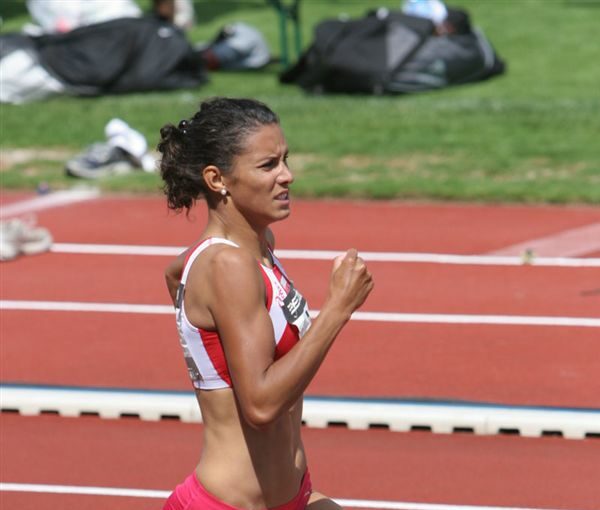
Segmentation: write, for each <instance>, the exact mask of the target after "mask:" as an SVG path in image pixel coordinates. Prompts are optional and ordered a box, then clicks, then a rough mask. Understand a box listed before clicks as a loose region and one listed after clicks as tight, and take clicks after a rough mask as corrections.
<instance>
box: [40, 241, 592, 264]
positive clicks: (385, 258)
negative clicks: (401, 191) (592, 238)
mask: <svg viewBox="0 0 600 510" xmlns="http://www.w3.org/2000/svg"><path fill="white" fill-rule="evenodd" d="M184 250H185V247H182V246H147V245H126V244H77V243H55V244H54V246H52V252H54V253H75V254H85V255H146V256H148V255H150V256H160V257H166V256H175V255H178V254H180V253H181V252H182V251H184ZM275 253H276V254H277V256H278V257H279V258H281V259H288V260H289V259H295V260H328V261H330V260H333V259H334V258H335V257H337V256H338V255H341V254H343V253H344V252H342V251H333V250H331V251H328V250H276V251H275ZM360 256H361V257H362V258H363V259H364V260H365V261H367V262H406V263H427V264H458V265H486V266H522V265H534V266H546V267H600V258H588V259H584V258H567V257H535V256H533V257H531V258H524V257H518V256H492V255H452V254H443V253H400V252H371V251H366V252H360Z"/></svg>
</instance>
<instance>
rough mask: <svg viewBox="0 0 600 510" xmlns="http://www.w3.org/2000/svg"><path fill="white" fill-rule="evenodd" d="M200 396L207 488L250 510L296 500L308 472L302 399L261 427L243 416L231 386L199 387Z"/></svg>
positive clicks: (200, 471) (201, 471)
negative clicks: (218, 387)
mask: <svg viewBox="0 0 600 510" xmlns="http://www.w3.org/2000/svg"><path fill="white" fill-rule="evenodd" d="M196 397H197V399H198V402H199V404H200V409H201V411H202V421H203V423H204V444H203V447H202V455H201V458H200V462H199V463H198V466H197V468H196V476H197V477H198V480H200V483H201V484H202V485H203V486H204V488H205V489H206V490H207V491H208V492H209V493H211V494H212V495H214V496H215V497H216V498H218V499H220V500H221V501H223V502H224V503H227V504H228V505H231V506H234V507H237V508H244V509H247V510H262V509H265V508H273V507H276V506H279V505H283V504H285V503H287V502H289V501H290V500H292V499H293V498H294V497H295V496H296V494H297V493H298V490H299V488H300V485H301V482H302V476H303V475H304V473H305V472H306V458H305V455H304V448H303V446H302V440H301V437H300V428H301V423H302V401H301V400H300V401H298V402H297V403H296V404H295V405H294V406H293V407H292V408H291V409H290V410H289V411H288V412H286V413H284V414H282V415H281V416H280V417H279V418H277V419H276V420H275V421H274V422H272V423H270V424H268V425H265V426H264V427H261V428H260V429H257V428H253V427H251V426H250V425H248V423H247V422H246V421H245V420H244V418H243V417H242V415H241V412H240V410H239V407H238V405H237V402H236V398H235V394H234V392H233V390H232V389H231V388H226V389H220V390H212V391H206V390H196Z"/></svg>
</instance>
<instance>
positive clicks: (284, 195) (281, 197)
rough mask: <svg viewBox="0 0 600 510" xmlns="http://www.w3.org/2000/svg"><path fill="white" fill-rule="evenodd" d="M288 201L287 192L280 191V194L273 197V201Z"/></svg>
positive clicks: (288, 194)
mask: <svg viewBox="0 0 600 510" xmlns="http://www.w3.org/2000/svg"><path fill="white" fill-rule="evenodd" d="M289 199H290V192H289V191H287V190H286V191H282V192H281V193H279V195H275V200H283V201H286V200H289Z"/></svg>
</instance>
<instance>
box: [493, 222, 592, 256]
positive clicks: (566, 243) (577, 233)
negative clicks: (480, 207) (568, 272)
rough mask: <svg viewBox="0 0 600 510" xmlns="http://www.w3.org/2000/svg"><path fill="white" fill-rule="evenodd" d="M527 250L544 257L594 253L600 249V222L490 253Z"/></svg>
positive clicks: (504, 253)
mask: <svg viewBox="0 0 600 510" xmlns="http://www.w3.org/2000/svg"><path fill="white" fill-rule="evenodd" d="M525 250H531V251H532V252H533V253H536V254H538V255H540V256H543V257H578V256H583V255H586V254H587V253H594V252H596V251H598V250H600V222H599V223H593V224H591V225H586V226H583V227H579V228H573V229H569V230H563V231H562V232H558V233H557V234H553V235H549V236H546V237H540V238H538V239H530V240H529V241H525V242H522V243H518V244H513V245H512V246H507V247H506V248H502V249H500V250H494V251H492V252H490V255H519V254H521V253H523V252H525Z"/></svg>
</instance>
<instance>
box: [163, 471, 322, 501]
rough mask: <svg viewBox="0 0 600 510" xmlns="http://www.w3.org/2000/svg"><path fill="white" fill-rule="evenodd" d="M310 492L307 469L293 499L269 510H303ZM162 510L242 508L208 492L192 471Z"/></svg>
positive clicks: (176, 488)
mask: <svg viewBox="0 0 600 510" xmlns="http://www.w3.org/2000/svg"><path fill="white" fill-rule="evenodd" d="M311 493H312V485H311V483H310V475H309V473H308V470H306V473H304V477H303V478H302V485H301V486H300V490H299V491H298V494H297V495H296V497H295V498H294V499H292V500H291V501H290V502H288V503H285V504H284V505H280V506H277V507H274V508H273V509H271V510H304V509H305V508H306V505H307V504H308V499H309V498H310V495H311ZM163 510H242V509H240V508H236V507H234V506H231V505H228V504H227V503H223V502H222V501H221V500H219V499H217V498H216V497H215V496H213V495H212V494H210V493H209V492H208V491H207V490H206V489H205V488H204V487H203V486H202V484H201V483H200V482H199V481H198V479H197V478H196V474H195V473H192V474H191V475H190V476H188V477H187V478H186V479H185V480H184V482H183V483H181V484H179V485H178V486H177V487H175V490H174V491H173V492H172V493H171V495H170V496H169V499H167V502H166V503H165V506H164V507H163Z"/></svg>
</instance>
